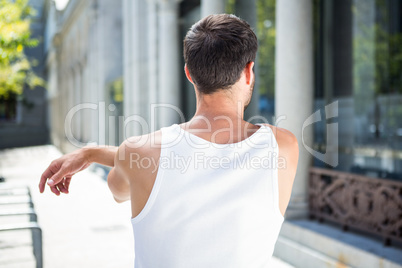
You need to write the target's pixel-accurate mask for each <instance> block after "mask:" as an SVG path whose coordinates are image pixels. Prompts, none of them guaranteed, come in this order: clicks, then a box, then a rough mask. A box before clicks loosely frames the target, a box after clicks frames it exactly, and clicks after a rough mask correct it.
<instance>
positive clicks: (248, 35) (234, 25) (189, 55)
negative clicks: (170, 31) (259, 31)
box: [184, 14, 258, 94]
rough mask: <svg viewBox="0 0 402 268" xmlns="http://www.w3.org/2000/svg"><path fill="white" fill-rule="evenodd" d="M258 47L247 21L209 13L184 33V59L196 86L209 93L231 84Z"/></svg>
mask: <svg viewBox="0 0 402 268" xmlns="http://www.w3.org/2000/svg"><path fill="white" fill-rule="evenodd" d="M257 49H258V41H257V37H256V35H255V33H254V32H253V30H252V29H251V27H250V25H249V24H248V23H247V22H246V21H244V20H242V19H240V18H238V17H236V16H234V15H229V14H218V15H210V16H208V17H205V18H204V19H202V20H200V21H199V22H197V23H195V24H194V25H193V26H192V27H191V29H190V30H189V31H188V32H187V35H186V37H185V39H184V61H185V63H186V64H187V68H188V70H189V72H190V75H191V78H192V80H193V82H194V84H195V85H196V86H197V89H198V90H199V91H200V92H201V93H204V94H211V93H214V92H216V91H217V90H218V89H228V88H230V87H231V86H232V85H234V84H235V83H236V82H237V81H238V80H239V79H240V76H241V73H242V71H243V70H244V68H245V67H246V65H247V64H248V63H250V62H253V61H255V57H256V54H257Z"/></svg>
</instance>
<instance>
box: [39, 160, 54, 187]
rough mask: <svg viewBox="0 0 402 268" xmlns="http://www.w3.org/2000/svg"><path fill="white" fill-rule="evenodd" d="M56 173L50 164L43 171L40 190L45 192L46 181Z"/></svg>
mask: <svg viewBox="0 0 402 268" xmlns="http://www.w3.org/2000/svg"><path fill="white" fill-rule="evenodd" d="M53 175H54V173H53V172H52V171H51V169H50V166H49V167H48V168H47V169H46V170H45V172H43V174H42V177H41V178H40V182H39V191H40V192H41V193H43V192H44V191H45V186H46V181H47V179H49V178H51V177H52V176H53Z"/></svg>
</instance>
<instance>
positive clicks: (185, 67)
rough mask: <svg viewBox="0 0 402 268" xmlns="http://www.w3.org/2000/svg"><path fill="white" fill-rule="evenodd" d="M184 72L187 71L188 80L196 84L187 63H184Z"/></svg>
mask: <svg viewBox="0 0 402 268" xmlns="http://www.w3.org/2000/svg"><path fill="white" fill-rule="evenodd" d="M184 72H185V73H186V76H187V79H188V81H190V83H191V84H194V82H193V79H192V78H191V75H190V72H189V70H188V68H187V64H185V65H184Z"/></svg>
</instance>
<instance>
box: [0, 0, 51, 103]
mask: <svg viewBox="0 0 402 268" xmlns="http://www.w3.org/2000/svg"><path fill="white" fill-rule="evenodd" d="M34 15H35V10H34V9H32V8H31V7H30V6H29V5H28V0H15V1H11V0H0V98H3V99H6V100H7V99H8V98H12V97H13V96H15V95H20V94H22V92H23V89H24V86H25V85H27V86H28V87H29V88H31V89H33V88H35V87H37V86H44V84H45V83H44V81H43V79H41V78H40V77H38V76H37V75H35V73H34V72H33V70H32V66H33V65H34V64H35V62H34V61H30V60H29V59H28V58H27V56H26V55H25V53H24V48H25V47H35V46H37V45H38V43H39V42H38V40H36V39H33V38H31V32H30V24H31V18H32V16H34Z"/></svg>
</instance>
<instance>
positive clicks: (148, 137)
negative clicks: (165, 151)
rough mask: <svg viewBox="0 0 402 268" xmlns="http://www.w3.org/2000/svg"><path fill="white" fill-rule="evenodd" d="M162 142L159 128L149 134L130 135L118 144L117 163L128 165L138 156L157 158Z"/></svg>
mask: <svg viewBox="0 0 402 268" xmlns="http://www.w3.org/2000/svg"><path fill="white" fill-rule="evenodd" d="M161 144H162V133H161V131H160V130H158V131H155V132H151V133H149V134H145V135H140V136H132V137H129V138H127V139H126V140H125V141H124V142H123V143H122V144H121V145H120V146H119V150H118V153H117V155H116V157H117V158H118V159H117V161H118V162H119V165H121V166H123V167H126V168H127V167H128V166H129V165H130V161H133V159H139V158H146V157H148V158H154V159H158V158H159V155H160V149H161Z"/></svg>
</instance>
